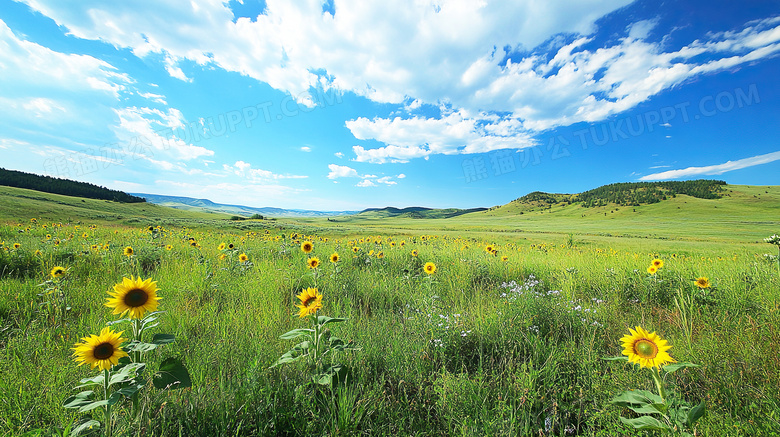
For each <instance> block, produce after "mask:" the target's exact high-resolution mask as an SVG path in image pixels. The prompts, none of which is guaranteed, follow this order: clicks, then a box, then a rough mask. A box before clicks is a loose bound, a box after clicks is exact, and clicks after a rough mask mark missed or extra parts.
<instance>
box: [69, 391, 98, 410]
mask: <svg viewBox="0 0 780 437" xmlns="http://www.w3.org/2000/svg"><path fill="white" fill-rule="evenodd" d="M93 394H95V392H94V391H92V390H85V391H83V392H81V393H79V394H77V395H74V396H71V397H69V398H67V399H65V401H64V402H63V403H62V407H63V408H81V407H83V406H84V405H88V404H90V403H92V399H91V398H92V395H93Z"/></svg>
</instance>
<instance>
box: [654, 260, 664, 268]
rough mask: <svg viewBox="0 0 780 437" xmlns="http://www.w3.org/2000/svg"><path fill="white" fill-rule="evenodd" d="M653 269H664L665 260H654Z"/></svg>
mask: <svg viewBox="0 0 780 437" xmlns="http://www.w3.org/2000/svg"><path fill="white" fill-rule="evenodd" d="M653 267H655V268H656V270H657V269H661V268H663V267H664V260H662V259H658V258H656V259H654V260H653Z"/></svg>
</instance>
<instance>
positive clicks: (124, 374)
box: [108, 363, 146, 386]
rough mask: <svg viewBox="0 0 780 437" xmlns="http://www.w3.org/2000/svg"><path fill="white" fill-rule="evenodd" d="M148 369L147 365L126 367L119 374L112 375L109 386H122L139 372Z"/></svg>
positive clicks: (140, 364)
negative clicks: (121, 384)
mask: <svg viewBox="0 0 780 437" xmlns="http://www.w3.org/2000/svg"><path fill="white" fill-rule="evenodd" d="M144 367H146V364H145V363H131V364H128V365H126V366H122V367H121V368H120V369H119V370H118V371H117V372H115V373H114V374H113V375H111V379H109V380H108V385H109V386H111V385H114V384H120V383H123V382H127V381H129V380H131V379H133V378H135V375H136V373H137V372H138V371H141V370H143V368H144Z"/></svg>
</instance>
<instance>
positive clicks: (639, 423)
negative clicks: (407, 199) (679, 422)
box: [620, 416, 669, 431]
mask: <svg viewBox="0 0 780 437" xmlns="http://www.w3.org/2000/svg"><path fill="white" fill-rule="evenodd" d="M620 421H621V422H623V423H625V424H626V425H630V426H633V427H634V429H641V430H649V431H664V430H669V426H668V425H666V424H664V423H663V422H661V421H660V420H658V419H656V418H655V417H652V416H642V417H637V418H635V419H626V418H625V417H621V418H620Z"/></svg>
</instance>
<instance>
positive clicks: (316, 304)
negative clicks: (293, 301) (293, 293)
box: [296, 288, 322, 317]
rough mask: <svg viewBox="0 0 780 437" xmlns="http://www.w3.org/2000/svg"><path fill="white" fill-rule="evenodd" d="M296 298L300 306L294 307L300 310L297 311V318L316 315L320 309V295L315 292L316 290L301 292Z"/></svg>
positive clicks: (309, 289) (310, 289) (308, 289)
mask: <svg viewBox="0 0 780 437" xmlns="http://www.w3.org/2000/svg"><path fill="white" fill-rule="evenodd" d="M297 298H298V300H300V301H301V303H300V305H296V307H298V308H299V309H300V311H298V317H306V316H308V315H309V314H314V313H316V312H317V310H318V309H320V308H322V293H320V292H319V291H317V289H316V288H307V289H305V290H302V291H301V294H299V295H298V296H297Z"/></svg>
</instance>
